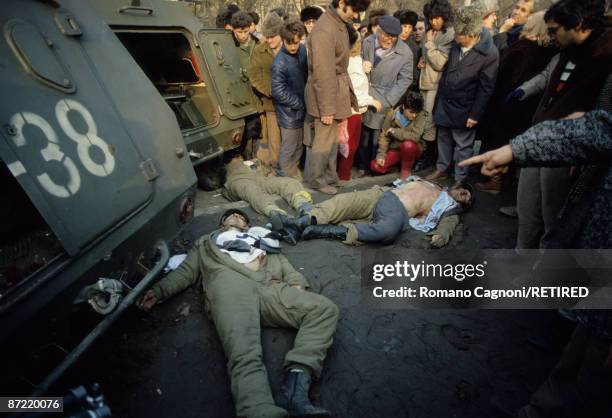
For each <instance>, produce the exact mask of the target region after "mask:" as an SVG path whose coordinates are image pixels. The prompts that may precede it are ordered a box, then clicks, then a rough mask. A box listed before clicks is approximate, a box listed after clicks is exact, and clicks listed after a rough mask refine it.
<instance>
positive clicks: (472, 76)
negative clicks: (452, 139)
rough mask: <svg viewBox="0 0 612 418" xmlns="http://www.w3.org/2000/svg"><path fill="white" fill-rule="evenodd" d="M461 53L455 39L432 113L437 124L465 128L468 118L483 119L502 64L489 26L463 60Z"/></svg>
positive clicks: (452, 127)
mask: <svg viewBox="0 0 612 418" xmlns="http://www.w3.org/2000/svg"><path fill="white" fill-rule="evenodd" d="M460 54H461V47H460V46H459V45H458V44H457V43H456V42H453V46H452V48H451V52H450V55H449V57H448V62H447V63H446V68H445V69H444V73H443V74H442V78H441V79H440V84H439V86H438V94H437V96H436V105H435V107H434V112H433V117H434V122H435V124H436V125H438V126H443V127H445V128H450V129H466V126H465V124H466V122H467V120H468V118H470V119H473V120H475V121H477V122H480V121H481V118H482V116H483V114H484V112H485V109H486V107H487V103H488V102H489V99H490V98H491V95H492V94H493V90H494V89H495V81H496V80H497V69H498V67H499V52H497V48H495V45H493V39H492V38H491V34H490V33H489V31H488V30H486V29H484V30H483V31H482V32H481V33H480V40H479V41H478V43H477V44H476V45H474V47H473V49H472V51H470V52H468V53H467V55H466V56H465V57H464V58H463V59H461V60H460V59H459V58H460Z"/></svg>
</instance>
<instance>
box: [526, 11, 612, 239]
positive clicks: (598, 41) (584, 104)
mask: <svg viewBox="0 0 612 418" xmlns="http://www.w3.org/2000/svg"><path fill="white" fill-rule="evenodd" d="M544 20H545V21H546V24H547V25H548V32H549V33H550V35H551V37H552V38H553V40H554V42H555V43H556V44H557V46H558V47H559V48H560V49H561V53H560V55H559V61H558V63H557V65H556V67H555V68H554V69H553V70H552V73H551V74H550V79H549V80H548V84H547V85H546V87H545V89H544V95H543V96H542V99H541V100H540V104H539V105H538V108H537V110H536V112H535V114H534V117H533V120H532V122H533V124H537V123H540V122H543V121H545V120H555V119H563V118H564V117H566V116H568V115H570V114H572V113H574V112H588V111H589V110H593V109H594V108H595V105H596V102H597V97H598V96H599V93H600V92H601V90H602V87H603V85H604V83H605V81H606V79H607V78H608V76H609V74H610V72H611V71H612V29H611V28H610V27H609V26H608V25H607V22H606V18H605V1H604V0H561V1H559V2H558V3H555V4H554V5H553V6H551V8H550V9H549V10H548V11H547V12H546V14H545V15H544ZM519 94H520V93H519ZM572 181H573V180H572V178H571V176H570V170H569V169H568V168H567V167H528V168H525V169H523V170H522V171H521V176H520V179H519V189H518V206H517V209H518V215H519V230H518V237H517V244H516V245H517V248H519V249H532V248H539V247H540V243H541V241H542V240H546V239H547V233H548V232H549V231H550V230H551V229H552V227H553V226H554V224H555V222H556V220H557V215H558V214H559V212H560V210H561V208H562V207H563V204H564V203H565V200H566V197H567V194H568V191H569V189H570V187H571V184H572Z"/></svg>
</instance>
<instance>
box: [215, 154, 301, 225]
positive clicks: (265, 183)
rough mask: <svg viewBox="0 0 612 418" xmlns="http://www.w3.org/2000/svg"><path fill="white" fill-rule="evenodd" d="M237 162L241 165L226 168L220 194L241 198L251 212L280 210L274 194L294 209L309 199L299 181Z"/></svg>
mask: <svg viewBox="0 0 612 418" xmlns="http://www.w3.org/2000/svg"><path fill="white" fill-rule="evenodd" d="M232 164H235V163H232ZM239 164H240V165H242V166H243V167H244V168H242V167H240V168H238V167H235V166H233V165H232V166H231V167H230V168H228V177H227V181H226V182H225V192H224V196H225V197H227V198H228V199H229V200H233V201H236V200H244V201H245V202H247V203H248V204H249V205H251V207H252V208H253V210H255V212H257V213H260V214H262V215H265V216H269V215H270V212H271V211H279V212H284V210H282V209H281V208H279V207H278V205H277V204H276V197H275V196H274V195H279V196H281V197H282V198H283V199H284V200H285V201H286V202H287V203H288V204H289V205H290V206H291V207H292V208H294V209H297V208H298V207H299V206H300V205H301V204H304V203H310V202H312V197H311V196H310V193H308V192H307V191H306V190H304V186H302V183H300V182H299V181H297V180H295V179H292V178H288V177H266V176H263V175H262V174H260V173H257V172H255V171H253V170H251V169H250V168H248V167H246V166H245V165H244V164H242V163H239ZM245 170H246V171H245Z"/></svg>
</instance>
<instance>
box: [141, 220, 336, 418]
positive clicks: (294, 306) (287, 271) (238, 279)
mask: <svg viewBox="0 0 612 418" xmlns="http://www.w3.org/2000/svg"><path fill="white" fill-rule="evenodd" d="M262 231H263V233H262ZM269 232H270V231H268V230H265V229H264V228H260V227H254V228H250V229H249V219H248V216H247V215H246V214H244V213H243V212H241V211H239V210H237V209H233V210H230V211H227V212H226V213H225V214H224V215H223V216H222V218H221V221H220V229H219V230H217V231H215V232H213V233H212V234H210V235H207V236H203V237H202V238H200V239H198V240H197V241H196V243H195V245H194V247H193V248H192V249H191V251H189V254H188V255H187V258H186V259H185V261H184V262H183V263H182V264H181V265H180V266H179V267H178V268H177V269H176V270H174V271H173V272H171V273H170V274H168V276H166V277H165V278H164V279H162V280H161V281H159V282H158V283H157V284H155V285H154V286H153V288H151V289H150V290H149V291H147V292H146V293H145V295H144V296H143V297H142V298H141V299H140V300H139V301H138V306H139V307H140V308H141V309H144V310H146V311H148V310H149V309H151V308H152V307H153V306H155V305H156V304H157V303H158V302H159V301H162V300H165V299H168V298H170V297H171V296H173V295H175V294H177V293H179V292H180V291H182V290H184V289H186V288H187V287H189V286H191V285H193V284H195V283H200V284H201V285H202V286H203V288H204V292H205V298H206V307H207V312H208V313H209V315H210V317H211V319H212V320H213V322H214V324H215V328H216V329H217V332H218V334H219V338H220V340H221V343H222V345H223V350H224V351H225V355H226V357H227V360H228V362H227V368H228V373H229V376H230V380H231V387H232V394H233V397H234V401H235V404H236V415H237V416H239V417H253V418H267V417H270V418H273V417H285V416H287V413H289V414H290V415H307V416H329V412H328V411H326V410H325V409H323V408H320V407H316V406H314V405H312V403H311V402H310V400H309V397H308V390H309V387H310V383H311V379H313V378H314V379H318V378H319V376H320V375H321V370H322V368H323V360H324V359H325V354H326V351H327V349H328V348H329V347H330V346H331V344H332V337H333V334H334V332H335V330H336V323H337V322H338V308H337V307H336V305H335V304H334V303H333V302H332V301H330V300H329V299H327V298H326V297H324V296H322V295H318V294H315V293H311V292H309V291H308V288H309V285H308V282H307V281H306V279H305V278H304V276H302V274H301V273H299V272H298V271H296V270H295V269H294V268H293V266H292V265H291V264H290V263H289V261H288V260H287V259H286V258H285V256H283V255H282V254H280V246H279V244H278V241H276V240H275V239H272V238H269V237H270V235H268V233H269ZM262 325H263V326H268V327H288V328H294V329H297V335H296V337H295V344H294V347H293V349H292V350H290V351H289V352H288V353H287V355H286V356H285V369H286V375H285V382H284V384H283V387H282V389H281V392H280V394H279V395H278V396H277V404H275V403H274V399H273V397H272V392H271V390H270V385H269V383H268V376H267V372H266V368H265V366H264V364H263V361H262V347H261V326H262Z"/></svg>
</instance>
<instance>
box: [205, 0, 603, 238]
mask: <svg viewBox="0 0 612 418" xmlns="http://www.w3.org/2000/svg"><path fill="white" fill-rule="evenodd" d="M466 3H469V5H466V6H463V7H460V8H457V9H454V8H453V7H452V6H451V4H450V3H449V2H448V0H430V1H428V2H427V3H426V4H425V5H424V7H423V10H422V13H423V16H419V14H418V13H417V12H415V11H411V10H397V11H396V12H395V13H393V14H390V13H389V11H387V10H384V9H375V10H368V9H369V5H370V1H369V0H333V1H332V2H331V3H330V4H329V6H328V7H327V9H325V8H322V7H319V6H307V7H305V8H304V9H302V10H301V13H300V15H299V16H291V15H288V14H287V13H286V12H285V10H284V9H283V8H276V9H273V10H271V11H270V12H269V13H268V14H267V15H266V16H265V17H264V18H263V20H261V21H260V18H259V16H258V15H257V13H255V12H246V11H240V10H239V8H238V7H237V6H235V5H229V6H226V7H225V8H224V9H223V10H222V11H221V12H220V13H219V14H218V16H217V26H218V27H220V28H226V29H229V30H231V31H232V33H233V36H234V40H235V43H236V46H237V51H238V55H239V57H240V61H241V72H242V74H243V75H244V76H245V77H247V78H248V80H249V81H250V83H251V85H252V94H253V101H254V102H255V103H256V105H257V108H258V111H259V114H258V115H256V116H253V117H250V118H248V119H247V123H246V127H245V131H244V135H243V151H244V152H245V153H246V154H248V155H249V157H255V158H257V159H259V160H260V162H261V163H262V165H263V166H264V167H265V168H266V170H267V172H268V173H269V175H277V176H289V177H294V178H298V179H300V180H303V181H304V182H305V184H306V185H307V186H309V187H311V188H313V189H316V190H319V191H321V192H323V193H327V194H335V193H337V188H336V187H337V186H341V185H342V184H343V183H344V182H346V181H347V180H350V179H351V178H356V177H361V176H364V175H368V174H384V173H389V172H393V171H398V172H399V176H400V177H402V178H405V177H407V176H409V175H410V174H411V173H413V172H416V171H418V172H422V171H423V170H425V169H429V171H428V172H426V173H428V175H427V176H426V178H427V179H429V180H432V181H441V180H444V179H446V178H448V177H449V176H454V183H453V186H454V187H458V186H460V185H462V184H464V183H465V182H467V179H468V175H469V168H468V167H467V166H466V165H465V164H459V163H460V162H461V161H463V160H466V159H468V158H469V157H471V156H472V154H473V152H474V149H475V144H480V151H481V153H484V152H487V151H491V150H494V149H496V148H499V147H502V146H504V145H507V144H509V143H510V140H512V139H513V138H514V137H516V136H517V135H520V134H522V133H523V132H525V131H526V130H527V129H528V128H530V127H531V126H533V125H537V124H538V123H540V122H543V121H548V120H561V119H563V118H566V117H568V116H569V115H571V114H573V113H575V112H588V111H591V110H594V109H596V108H597V107H603V104H602V103H603V102H602V101H601V100H599V98H600V96H602V92H603V91H604V90H605V89H604V87H605V85H606V82H607V79H608V76H609V73H610V55H611V51H610V49H611V48H612V47H611V44H612V33H611V32H610V30H609V29H608V28H609V26H608V24H609V20H608V18H607V16H606V4H605V0H587V1H578V0H561V1H558V2H556V3H554V4H553V5H552V6H551V7H550V8H549V9H547V10H539V5H538V0H517V1H516V3H515V4H514V6H513V8H512V10H511V12H510V14H509V15H508V16H498V13H499V5H498V3H497V1H496V0H473V1H468V2H466ZM548 165H550V164H548ZM581 171H582V170H581V169H577V168H576V167H572V168H567V167H559V166H556V165H555V166H546V167H526V168H522V169H521V170H520V171H518V170H516V169H514V168H513V169H512V170H510V171H509V172H508V171H507V170H506V172H505V173H496V174H495V175H492V176H491V177H490V178H484V179H483V180H482V181H480V182H477V183H476V184H475V186H476V188H477V189H478V190H480V191H482V192H488V193H494V194H496V193H499V192H500V191H501V190H502V188H503V187H504V186H505V185H507V184H508V183H509V182H512V180H513V178H514V177H515V176H516V175H517V173H520V175H519V187H518V193H517V205H516V206H515V207H504V208H500V209H501V211H502V213H505V214H508V215H509V216H515V217H517V216H518V219H519V232H518V239H517V248H521V249H529V248H538V247H540V246H541V245H544V243H545V242H546V239H547V237H548V236H550V234H551V230H552V229H553V226H554V225H555V223H556V221H557V218H558V215H559V213H560V211H561V209H562V207H563V206H564V204H565V202H566V198H567V196H568V194H569V193H570V189H571V187H572V185H574V184H575V179H576V178H578V177H579V175H580V174H581ZM607 242H608V243H610V239H608V241H607Z"/></svg>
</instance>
